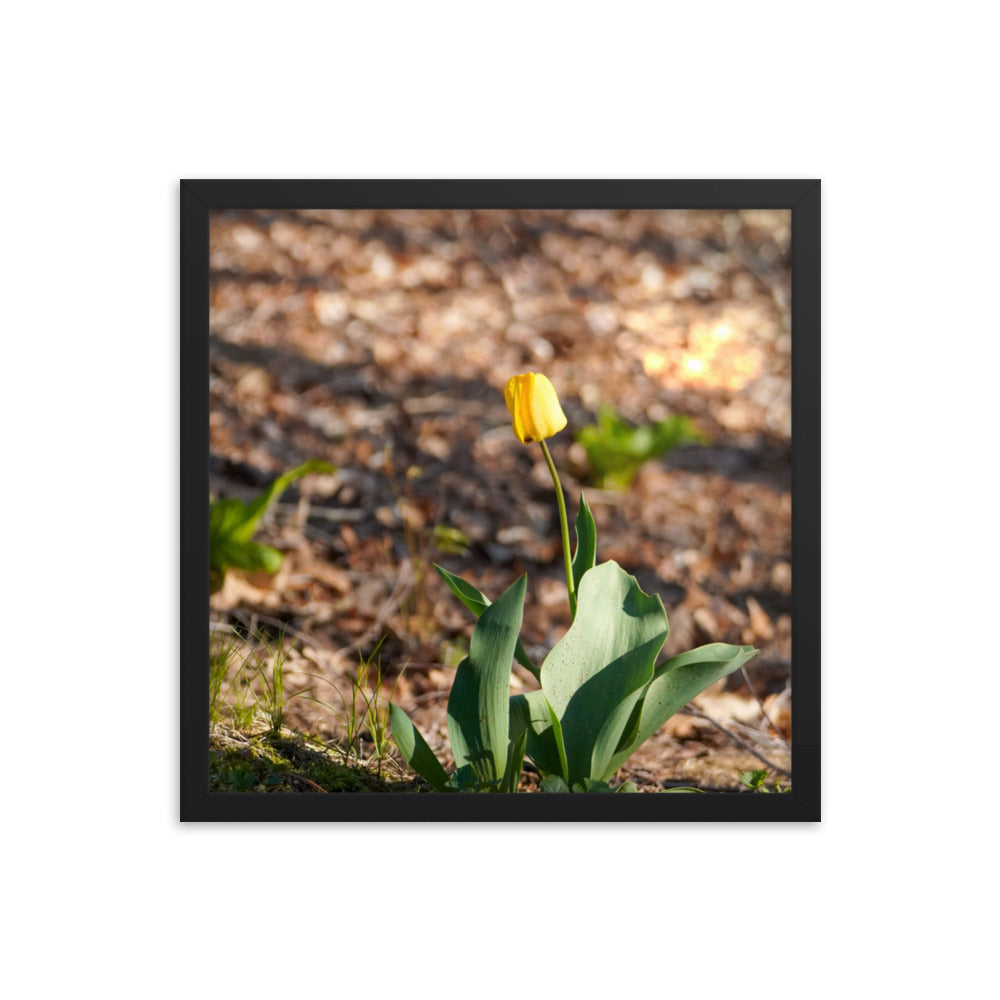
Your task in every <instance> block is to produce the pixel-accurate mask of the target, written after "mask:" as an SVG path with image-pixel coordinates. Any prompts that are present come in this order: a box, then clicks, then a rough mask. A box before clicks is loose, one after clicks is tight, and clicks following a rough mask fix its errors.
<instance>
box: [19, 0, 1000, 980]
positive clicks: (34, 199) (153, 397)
mask: <svg viewBox="0 0 1000 1000" xmlns="http://www.w3.org/2000/svg"><path fill="white" fill-rule="evenodd" d="M431 7H433V5H400V6H399V7H393V6H391V5H377V6H375V5H372V6H365V5H361V4H356V5H355V4H352V5H349V6H348V5H344V6H342V7H338V6H336V5H332V4H320V3H316V4H291V3H289V4H282V5H275V4H253V3H242V4H213V5H209V4H191V3H184V2H179V3H175V4H172V5H170V6H169V7H167V6H162V7H157V8H152V7H146V6H137V5H133V4H129V5H126V4H103V5H102V4H96V5H95V4H90V5H78V4H74V5H69V4H55V5H48V6H46V7H44V8H43V7H40V6H29V5H19V6H17V7H16V8H14V9H13V10H12V11H8V12H7V13H6V15H5V22H6V24H7V27H6V28H5V35H6V45H5V48H6V49H7V50H8V52H7V55H5V59H4V63H3V65H2V66H0V74H2V75H3V83H4V92H5V95H6V97H5V102H4V103H5V111H4V119H5V127H4V132H5V142H4V145H5V147H6V152H5V153H4V156H3V159H2V161H0V169H2V171H3V179H4V187H3V190H4V194H5V198H4V204H3V210H2V217H3V222H4V224H3V229H2V234H3V235H2V239H0V253H2V254H3V268H2V273H3V274H4V276H5V279H6V280H5V281H4V299H3V321H2V328H3V331H4V345H5V351H4V354H5V357H4V365H3V369H4V372H5V375H6V378H5V379H4V383H5V387H4V390H3V392H2V393H0V406H2V408H3V409H2V413H3V424H4V431H5V433H4V441H5V454H4V456H3V466H2V467H3V479H4V482H5V484H6V488H5V490H4V491H3V493H4V500H3V513H4V517H3V525H4V546H3V547H4V549H5V550H6V553H5V555H6V558H5V560H4V565H5V570H6V576H7V578H8V582H9V583H10V584H11V585H12V589H13V590H14V592H15V595H16V596H15V600H14V603H13V604H11V603H10V600H9V598H8V601H6V602H4V604H3V605H2V607H4V610H5V611H6V628H7V639H8V641H7V643H6V644H5V647H6V650H7V654H8V656H7V659H6V663H5V664H4V669H5V680H6V683H5V685H4V687H5V691H6V694H7V698H6V700H5V708H4V716H5V723H6V727H5V729H6V738H7V741H8V749H9V750H11V751H13V752H12V753H11V754H10V755H9V756H8V755H5V757H6V768H5V777H6V805H7V809H6V810H5V811H6V813H7V822H6V832H7V833H8V834H10V833H13V846H12V847H11V846H10V845H9V844H8V852H9V853H8V865H7V866H6V867H7V869H8V871H7V874H5V876H4V885H5V887H4V897H5V904H6V905H5V907H4V909H5V910H6V911H7V920H9V921H10V925H9V928H8V931H7V933H6V935H5V944H6V945H7V950H8V958H7V959H6V960H5V964H6V967H7V969H8V974H11V975H16V976H19V977H21V980H22V982H23V983H24V984H25V985H24V987H23V989H21V990H20V991H18V992H17V993H16V995H18V996H41V997H49V996H61V995H69V994H70V993H73V994H75V993H77V992H78V991H79V990H80V989H82V988H83V984H85V983H90V984H92V985H99V986H100V993H101V995H102V996H105V997H135V996H148V995H152V996H160V995H174V994H177V995H182V996H186V997H201V996H213V997H215V996H218V995H219V994H220V991H221V992H222V993H223V995H224V993H225V992H226V991H230V990H231V991H234V992H235V993H236V994H237V995H241V996H242V995H244V993H245V992H247V990H248V988H249V992H250V993H251V995H263V994H264V993H265V992H266V993H268V994H270V995H273V996H282V995H290V994H293V993H295V992H298V991H299V990H303V989H307V988H308V989H309V991H310V995H319V996H335V995H336V996H341V995H345V996H348V995H361V994H360V991H362V990H363V991H364V995H369V996H370V995H373V994H374V995H381V993H382V991H383V990H385V989H395V990H400V991H402V990H409V989H413V990H414V991H415V992H416V993H420V992H422V990H421V987H426V989H427V991H431V990H433V991H434V993H435V994H436V995H441V996H444V995H454V994H455V993H456V991H457V990H458V989H462V990H463V992H464V990H465V988H466V987H461V986H459V985H458V983H457V981H456V979H455V977H456V975H457V971H458V969H459V968H460V967H461V965H462V964H463V962H465V961H468V962H469V963H470V968H471V970H472V972H473V975H472V977H471V978H470V979H469V980H468V981H467V982H468V984H469V985H468V987H467V988H468V989H469V990H471V991H474V992H475V995H477V996H480V995H483V994H485V995H486V996H496V995H500V994H501V992H508V993H509V992H510V990H512V989H515V988H520V987H525V986H527V988H530V989H531V994H532V995H537V994H538V993H539V992H540V984H542V983H551V984H552V985H553V986H555V987H557V988H558V989H559V994H560V995H561V996H565V995H566V994H567V993H570V994H572V995H574V996H579V997H590V996H600V995H602V993H603V992H604V991H605V989H606V990H607V991H608V992H609V993H610V992H612V991H613V992H614V994H615V995H619V994H620V993H621V992H622V990H623V988H624V987H625V986H626V984H630V987H629V988H630V989H632V990H633V991H634V987H635V986H636V985H638V986H639V988H640V989H643V990H644V992H643V994H642V995H646V991H648V992H649V994H650V995H687V996H710V997H715V996H720V997H721V996H738V997H741V998H751V997H772V996H777V995H781V994H783V993H786V992H788V991H789V990H790V989H796V990H798V991H799V992H800V994H801V995H803V996H810V997H811V996H838V995H841V994H842V993H843V992H844V991H851V993H852V994H853V995H856V996H862V997H865V996H874V995H876V994H877V993H881V992H885V991H887V988H888V987H890V986H893V987H896V988H895V989H893V990H892V993H893V995H905V996H929V995H936V994H939V993H940V992H941V991H942V990H944V989H947V990H948V994H947V995H955V996H962V995H981V991H980V990H979V989H978V987H976V986H975V985H974V984H975V983H976V982H977V981H978V979H979V978H980V977H982V976H985V974H986V971H987V965H986V961H987V953H986V928H987V926H988V920H990V919H993V914H992V907H993V905H994V900H995V895H996V890H997V866H996V860H995V853H994V852H992V851H990V852H988V850H987V849H988V846H989V845H995V841H996V828H995V824H994V823H993V819H992V816H993V812H994V809H993V808H992V806H991V798H992V790H993V788H994V787H995V784H996V775H997V764H996V763H995V761H996V752H995V744H996V741H995V738H994V730H995V721H994V720H995V710H996V704H997V694H998V692H997V659H998V657H997V653H996V641H995V638H994V637H995V635H996V632H997V624H996V607H997V601H996V597H997V584H996V570H995V566H996V559H997V555H998V552H997V542H996V519H995V510H996V493H995V487H994V486H993V485H992V482H993V480H992V477H990V476H989V473H990V472H991V471H992V469H993V466H995V464H996V455H997V445H996V439H995V437H994V436H993V431H994V428H995V426H996V423H997V416H996V415H997V396H998V394H997V388H996V386H997V378H996V371H997V361H998V350H997V341H998V333H1000V331H998V329H997V316H998V305H997V301H996V296H997V292H996V287H997V286H996V273H997V263H998V259H997V249H996V247H997V243H996V241H997V233H998V223H1000V218H998V210H997V199H996V195H995V191H994V188H995V174H996V159H995V153H994V151H993V147H992V140H993V138H994V133H995V130H996V128H995V126H996V123H995V108H994V107H993V105H994V104H995V91H996V73H995V68H993V69H991V68H990V67H991V66H994V65H995V63H994V62H993V50H992V45H991V37H992V34H991V33H990V32H988V31H987V25H986V23H985V20H984V18H985V16H986V15H985V11H986V10H987V8H985V7H984V6H982V5H979V4H973V3H965V2H961V0H959V2H956V3H952V4H950V5H949V7H948V8H947V14H945V13H944V12H941V11H939V9H938V8H936V7H933V8H932V7H930V6H924V5H902V4H883V5H881V6H876V5H872V4H840V5H837V6H828V5H827V6H824V7H819V6H815V7H805V6H803V5H801V4H791V3H779V4H772V5H764V6H762V5H756V4H746V3H738V4H736V3H734V4H724V3H714V4H704V5H702V4H686V5H683V7H680V6H677V7H674V6H673V5H663V6H662V7H659V8H657V9H656V10H655V12H654V8H653V7H652V6H651V5H650V6H646V5H641V6H640V5H635V6H633V5H629V4H617V5H614V6H610V5H605V4H601V5H594V6H593V7H592V8H588V7H585V6H582V5H577V4H574V5H567V6H565V7H564V8H555V6H554V5H553V6H552V7H549V6H546V5H543V4H540V3H537V2H536V3H516V2H514V3H507V4H504V5H482V6H479V5H471V4H462V5H459V4H455V5H449V6H447V7H444V8H442V13H441V14H440V16H439V17H436V16H432V14H431V13H430V10H429V8H431ZM362 10H364V11H365V13H361V11H362ZM557 11H558V12H557ZM980 11H982V12H983V13H979V12H980ZM436 176H454V177H535V176H542V177H564V176H581V177H750V178H764V177H816V176H818V177H821V178H822V181H823V227H824V229H823V232H824V238H823V251H824V261H823V277H824V289H823V296H824V298H823V302H824V306H823V316H824V372H823V394H824V398H823V412H824V433H823V455H824V488H823V498H824V512H823V513H824V547H825V551H824V559H825V561H824V573H823V584H824V591H823V609H824V663H823V671H824V683H823V694H824V709H823V720H824V734H823V735H824V783H825V787H824V795H823V815H824V820H823V823H822V824H821V825H820V826H818V827H817V826H802V827H796V826H754V827H739V826H721V825H720V826H713V827H694V826H692V827H682V826H678V827H642V828H629V827H593V828H585V827H569V826H561V827H544V828H541V827H531V826H522V827H515V826H510V827H495V828H472V827H452V828H442V827H416V826H414V827H402V826H391V827H385V828H377V827H372V826H369V827H351V828H335V827H326V826H320V825H316V826H303V827H293V826H268V827H264V826H261V827H246V826H244V827H239V826H214V827H213V826H196V825H190V824H188V825H184V826H181V825H180V824H179V823H178V822H177V793H176V780H177V763H176V761H177V725H176V712H177V657H178V640H177V622H176V614H177V600H176V593H177V586H178V580H177V548H178V536H177V527H176V525H177V517H178V504H177V482H178V479H177V449H178V441H177V430H176V428H177V420H178V399H177V395H178V386H177V360H176V359H177V353H178V351H177V325H178V304H177V301H178V267H177V256H178V183H177V182H178V179H179V178H181V177H220V178H224V177H436ZM105 477H106V478H105ZM102 483H103V484H104V485H103V486H102V485H101V484H102ZM78 505H79V506H78ZM11 546H13V551H12V552H11V548H10V547H11ZM137 747H142V748H144V752H141V753H140V752H137ZM456 900H460V901H461V905H460V906H458V907H455V908H454V909H457V910H458V915H457V917H456V915H455V912H454V910H453V907H454V904H455V902H456ZM981 902H985V904H986V905H987V906H988V907H990V909H989V910H987V916H986V917H983V916H981V915H980V912H979V909H978V904H980V903H981ZM480 908H481V909H480ZM992 937H993V935H991V942H990V943H992ZM986 981H989V980H986ZM506 983H509V984H511V985H510V986H509V988H506V989H502V987H504V986H505V984H506Z"/></svg>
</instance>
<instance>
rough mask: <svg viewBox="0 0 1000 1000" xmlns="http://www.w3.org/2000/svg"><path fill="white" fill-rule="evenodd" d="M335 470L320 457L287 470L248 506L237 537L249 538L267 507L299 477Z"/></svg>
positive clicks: (328, 472)
mask: <svg viewBox="0 0 1000 1000" xmlns="http://www.w3.org/2000/svg"><path fill="white" fill-rule="evenodd" d="M334 471H336V470H335V469H334V467H333V466H332V465H331V464H330V463H329V462H324V461H322V460H321V459H318V458H312V459H310V460H309V461H308V462H303V463H302V464H301V465H299V466H297V467H296V468H294V469H292V470H290V471H289V472H286V473H285V474H284V475H282V476H278V478H277V479H275V481H274V482H273V483H271V485H270V486H268V487H267V489H265V490H264V491H263V492H262V493H260V494H259V495H258V496H257V497H256V498H255V499H254V500H252V501H251V502H250V503H249V504H247V507H246V516H245V519H244V521H243V523H242V524H241V525H240V527H239V528H238V529H237V532H236V536H235V537H237V538H244V539H246V538H249V537H250V536H251V535H252V534H253V533H254V531H255V530H256V528H257V523H258V522H259V521H260V519H261V518H262V517H263V516H264V514H265V512H266V511H267V508H268V507H270V506H271V504H272V503H273V502H274V501H275V500H276V499H277V498H278V497H280V496H281V494H282V493H284V492H285V490H287V489H288V487H289V486H291V485H292V483H294V482H295V481H296V480H297V479H301V478H302V477H303V476H308V475H309V474H310V473H313V472H325V473H327V474H331V473H333V472H334Z"/></svg>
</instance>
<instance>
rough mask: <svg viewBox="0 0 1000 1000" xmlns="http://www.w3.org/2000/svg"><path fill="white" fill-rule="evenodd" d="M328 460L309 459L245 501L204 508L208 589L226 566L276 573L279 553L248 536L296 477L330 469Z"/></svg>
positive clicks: (216, 503)
mask: <svg viewBox="0 0 1000 1000" xmlns="http://www.w3.org/2000/svg"><path fill="white" fill-rule="evenodd" d="M333 471H334V468H333V466H332V465H330V463H329V462H323V461H320V460H319V459H313V460H311V461H308V462H304V463H303V464H302V465H300V466H298V468H295V469H292V470H291V471H290V472H286V473H285V474H284V475H283V476H279V477H278V478H277V479H276V480H275V481H274V482H273V483H271V485H270V486H268V487H267V489H266V490H264V491H263V492H262V493H260V494H259V495H258V496H257V497H256V498H255V499H254V500H252V501H251V502H250V503H249V504H246V503H244V502H243V501H242V500H236V499H235V498H231V497H230V498H223V499H221V500H213V501H212V502H211V503H210V504H209V507H208V564H209V575H210V578H211V580H212V589H213V590H218V589H219V587H221V586H222V581H223V579H224V578H225V575H226V571H227V570H228V569H242V570H247V571H248V572H256V571H259V570H263V571H264V572H266V573H277V572H278V570H279V569H281V563H282V560H283V558H284V557H283V556H282V554H281V553H280V552H279V551H278V550H277V549H274V548H271V547H270V546H268V545H261V544H259V543H257V542H252V541H251V540H250V539H251V537H252V536H253V533H254V531H256V529H257V524H258V522H259V521H260V519H261V518H262V517H263V516H264V513H265V511H266V510H267V508H268V507H269V506H270V504H271V503H272V502H273V501H274V499H275V498H276V497H278V496H280V495H281V494H282V493H283V492H284V491H285V490H286V489H287V488H288V487H289V485H291V483H293V482H294V481H295V480H296V479H301V478H302V477H303V476H305V475H308V474H309V473H311V472H333Z"/></svg>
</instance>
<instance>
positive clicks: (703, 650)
mask: <svg viewBox="0 0 1000 1000" xmlns="http://www.w3.org/2000/svg"><path fill="white" fill-rule="evenodd" d="M756 655H757V650H756V649H754V648H753V646H731V645H728V644H727V643H724V642H713V643H710V644H709V645H707V646H699V647H698V648H697V649H690V650H688V651H687V652H686V653H678V655H677V656H671V657H670V659H669V660H665V661H664V662H663V663H661V664H660V665H659V666H658V667H657V668H656V672H655V674H654V676H653V679H652V681H651V682H650V684H649V686H648V688H647V690H646V692H645V695H644V696H643V698H642V703H641V704H642V712H641V718H640V719H639V724H638V726H637V727H636V729H635V735H634V736H633V737H632V738H631V739H630V740H628V741H627V742H626V743H625V745H624V746H621V745H620V746H619V747H618V749H617V750H616V752H615V754H614V755H613V756H612V758H611V760H610V761H609V762H608V765H607V766H608V768H609V769H610V773H611V774H614V772H615V771H617V770H618V768H619V767H621V766H622V764H624V763H625V761H626V760H628V758H629V757H631V756H632V754H633V753H635V751H636V750H638V749H639V747H640V746H642V744H643V743H645V742H646V740H648V739H649V737H650V736H652V735H653V733H655V732H656V731H657V730H658V729H659V728H660V726H662V725H663V723H664V722H666V721H667V719H669V718H670V716H672V715H673V714H674V713H675V712H677V711H679V710H680V709H682V708H683V707H684V706H685V705H686V704H687V703H688V702H689V701H690V700H691V699H692V698H694V697H695V696H697V695H699V694H701V692H702V691H704V690H705V688H707V687H708V686H709V685H711V684H714V683H715V682H716V681H717V680H720V679H721V678H723V677H727V676H728V675H729V674H731V673H732V672H733V671H734V670H738V669H739V668H740V667H741V666H742V665H743V664H744V663H746V662H747V661H748V660H750V659H751V658H752V657H754V656H756Z"/></svg>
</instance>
